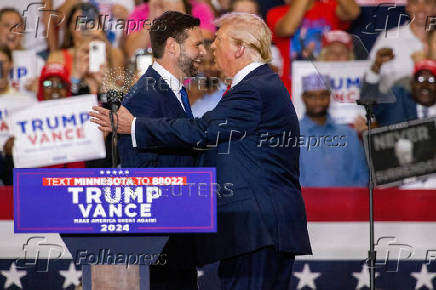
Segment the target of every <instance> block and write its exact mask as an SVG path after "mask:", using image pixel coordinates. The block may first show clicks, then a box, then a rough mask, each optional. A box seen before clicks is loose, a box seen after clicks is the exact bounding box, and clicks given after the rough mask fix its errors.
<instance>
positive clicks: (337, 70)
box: [292, 60, 369, 124]
mask: <svg viewBox="0 0 436 290" xmlns="http://www.w3.org/2000/svg"><path fill="white" fill-rule="evenodd" d="M368 67H369V62H368V61H366V60H355V61H340V62H323V61H314V62H312V61H293V62H292V102H293V104H294V107H295V111H296V113H297V116H298V118H299V119H301V118H302V117H303V116H304V113H305V112H306V107H305V105H304V103H303V99H302V95H303V87H302V78H303V77H305V76H308V75H310V74H313V73H317V74H322V75H328V76H329V77H330V78H331V84H329V85H330V88H331V99H330V108H329V113H330V116H331V117H332V118H333V119H334V120H335V121H336V122H338V123H341V124H351V123H353V121H354V119H355V118H356V117H357V116H365V111H364V109H363V108H362V106H359V105H357V104H356V100H358V99H359V97H360V86H361V84H362V83H363V76H364V73H365V70H366V69H367V68H368Z"/></svg>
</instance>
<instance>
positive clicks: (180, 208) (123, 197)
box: [14, 168, 216, 234]
mask: <svg viewBox="0 0 436 290" xmlns="http://www.w3.org/2000/svg"><path fill="white" fill-rule="evenodd" d="M215 189H216V183H215V168H133V169H126V168H123V169H116V168H114V169H96V168H83V169H82V168H71V169H61V168H55V169H49V168H38V169H31V168H18V169H14V229H15V232H16V233H32V232H38V233H82V234H87V233H89V234H95V233H97V234H108V233H114V234H117V233H119V234H125V233H173V232H216V196H215V194H216V193H215Z"/></svg>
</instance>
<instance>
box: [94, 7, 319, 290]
mask: <svg viewBox="0 0 436 290" xmlns="http://www.w3.org/2000/svg"><path fill="white" fill-rule="evenodd" d="M217 23H218V25H219V26H220V29H219V31H218V32H217V35H216V38H215V41H214V43H213V44H212V49H214V54H215V59H216V63H217V65H218V67H219V68H220V69H221V71H222V72H223V74H224V75H225V76H226V77H230V78H232V86H231V87H230V88H229V90H228V91H227V93H226V94H225V95H224V96H223V98H222V100H221V101H220V102H219V103H218V105H217V106H216V108H215V109H214V110H212V111H210V112H207V113H206V114H205V115H204V116H203V117H202V118H199V119H187V118H184V119H168V118H165V119H163V118H161V119H150V118H141V117H137V118H135V117H134V116H133V115H132V114H131V113H130V112H129V111H128V110H127V109H126V108H124V107H121V108H120V110H119V113H118V115H119V122H118V131H119V133H121V134H131V135H132V139H134V140H135V143H136V145H137V148H179V149H182V148H192V147H200V148H204V149H208V148H209V149H210V148H212V147H213V149H212V150H208V151H205V152H206V153H203V154H202V163H201V166H216V170H217V182H218V184H220V185H223V184H230V185H231V187H230V188H231V191H230V192H226V193H223V194H218V232H217V233H216V234H209V235H199V236H198V237H196V243H195V251H196V259H197V264H199V265H204V264H208V263H212V262H215V261H220V266H219V276H220V279H221V286H222V289H244V290H246V289H250V290H253V289H274V290H280V289H283V290H285V289H286V290H287V289H288V287H289V281H290V278H291V275H292V266H293V262H294V255H304V254H311V247H310V242H309V237H308V233H307V221H306V213H305V207H304V201H303V199H302V196H301V191H300V184H299V180H298V178H299V168H298V162H299V147H298V143H297V144H296V142H295V141H298V140H299V125H298V119H297V116H296V114H295V110H294V107H293V105H292V103H291V100H290V96H289V94H288V92H287V90H286V88H285V87H284V85H283V83H282V82H281V81H280V79H279V77H278V75H277V74H275V73H274V72H273V71H272V70H271V69H270V68H269V66H268V65H267V64H265V63H266V62H268V61H270V59H271V50H270V44H271V32H270V31H269V29H268V27H267V26H266V24H265V23H264V22H263V20H262V19H260V18H259V17H257V16H254V15H250V14H227V15H225V16H223V17H222V18H221V19H220V20H219V21H218V22H217ZM93 109H94V110H95V111H96V112H91V113H90V114H91V117H93V119H92V120H93V121H94V122H95V123H97V124H99V125H100V129H101V130H102V131H107V132H109V131H111V128H110V122H109V118H108V117H107V116H108V112H107V111H106V110H105V109H103V108H99V107H93ZM132 127H134V128H135V129H134V130H132ZM181 250H182V249H181Z"/></svg>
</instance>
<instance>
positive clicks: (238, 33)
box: [215, 12, 272, 62]
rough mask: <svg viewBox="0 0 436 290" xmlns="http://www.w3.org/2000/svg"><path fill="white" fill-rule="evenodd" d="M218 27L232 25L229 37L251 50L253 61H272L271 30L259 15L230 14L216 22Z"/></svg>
mask: <svg viewBox="0 0 436 290" xmlns="http://www.w3.org/2000/svg"><path fill="white" fill-rule="evenodd" d="M215 24H216V25H217V26H224V25H231V27H232V29H229V31H228V33H227V34H228V36H230V37H231V38H233V39H234V40H235V41H236V42H237V43H238V44H240V45H243V46H245V47H249V48H251V51H252V52H253V58H254V59H253V61H262V62H270V61H271V58H272V56H271V30H269V28H268V26H267V25H266V23H265V22H264V21H263V20H262V18H260V17H259V16H257V15H254V14H249V13H235V12H234V13H228V14H224V15H223V16H221V17H220V18H218V19H217V20H216V21H215Z"/></svg>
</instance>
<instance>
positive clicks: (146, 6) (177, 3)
mask: <svg viewBox="0 0 436 290" xmlns="http://www.w3.org/2000/svg"><path fill="white" fill-rule="evenodd" d="M165 11H178V12H182V13H187V14H190V15H192V16H194V17H197V18H199V19H200V28H201V29H202V32H203V36H204V37H205V38H213V36H214V33H215V25H214V24H213V20H214V14H213V11H212V9H211V8H210V6H209V5H208V4H206V3H202V2H201V1H197V0H150V1H148V2H147V3H143V4H141V5H138V6H137V7H136V8H135V10H134V11H133V13H132V14H131V15H130V17H129V21H130V23H133V24H131V25H130V26H129V27H128V30H129V32H130V34H129V35H128V37H127V39H126V53H127V56H128V57H129V58H133V57H134V56H135V53H136V51H137V49H143V48H148V47H150V36H149V34H148V29H147V27H148V28H150V26H151V22H150V21H153V19H155V18H156V17H159V16H160V15H162V13H164V12H165ZM145 20H146V21H148V22H146V24H145V25H144V21H145ZM147 23H149V24H150V25H147ZM141 24H142V25H141Z"/></svg>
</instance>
